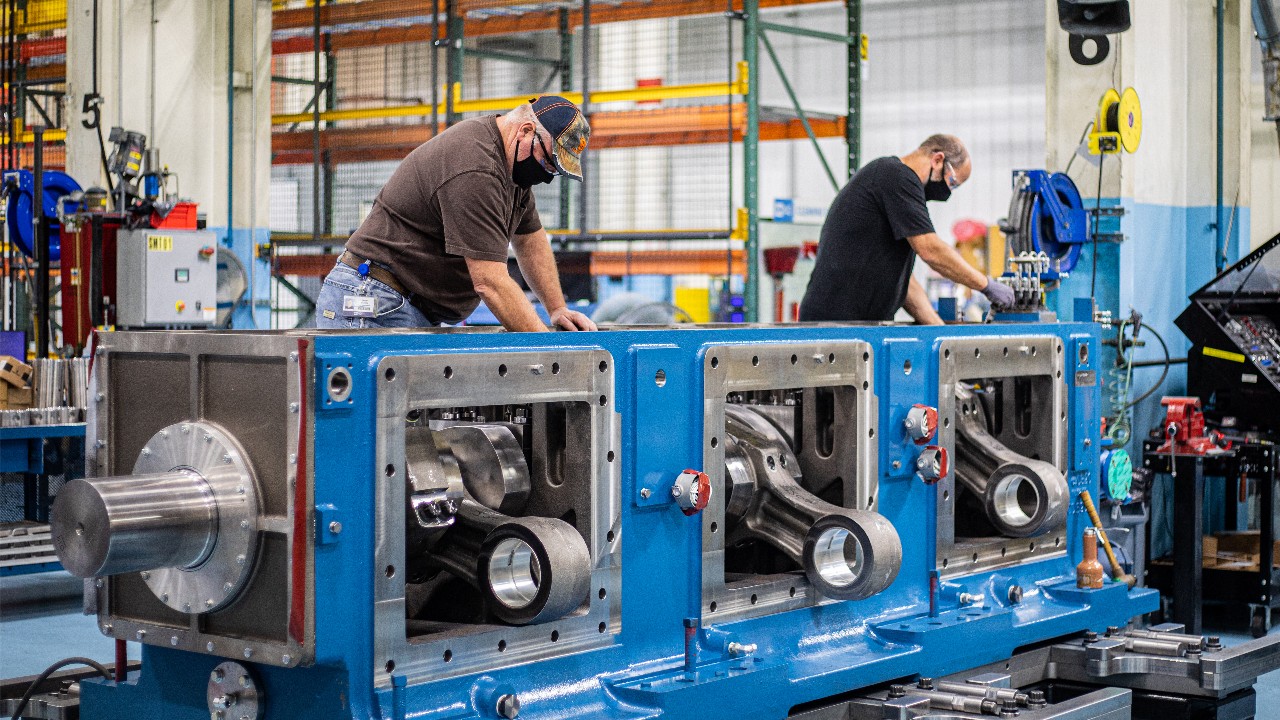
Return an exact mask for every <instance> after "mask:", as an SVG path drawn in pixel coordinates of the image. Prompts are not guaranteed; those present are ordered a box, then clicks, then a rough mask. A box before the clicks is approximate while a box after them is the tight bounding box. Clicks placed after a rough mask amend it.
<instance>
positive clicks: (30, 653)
mask: <svg viewBox="0 0 1280 720" xmlns="http://www.w3.org/2000/svg"><path fill="white" fill-rule="evenodd" d="M82 595H83V584H82V582H81V581H80V580H79V579H77V578H74V577H72V576H71V575H68V574H67V573H62V572H59V573H43V574H39V575H23V576H18V577H7V578H0V678H12V677H22V676H26V675H36V674H38V673H39V672H40V671H42V670H44V669H45V668H46V667H48V666H49V665H52V664H53V663H55V662H57V661H58V660H61V659H62V658H65V657H71V656H83V657H88V658H92V659H94V660H98V661H99V662H103V663H110V662H114V660H115V644H114V643H113V642H112V641H111V640H109V639H107V638H106V637H104V636H103V635H102V633H100V632H98V626H97V622H96V618H94V617H92V616H86V615H84V614H82V612H81V604H82ZM1238 614H1239V615H1240V617H1238V618H1228V620H1230V621H1232V622H1234V623H1236V625H1235V626H1234V627H1230V628H1227V629H1222V627H1221V625H1222V623H1221V622H1219V623H1218V624H1219V626H1220V627H1219V628H1217V629H1212V628H1211V630H1209V631H1206V634H1207V633H1208V632H1210V631H1212V632H1217V633H1218V634H1220V635H1221V636H1222V640H1223V642H1224V643H1226V644H1227V645H1235V644H1238V643H1242V642H1245V641H1247V640H1249V639H1250V638H1249V635H1248V631H1247V628H1245V627H1244V626H1243V625H1241V623H1243V622H1245V621H1246V620H1247V617H1245V615H1244V613H1243V611H1240V612H1239V613H1238ZM1277 620H1278V621H1280V617H1277ZM1271 632H1272V634H1280V624H1278V625H1277V626H1276V627H1274V628H1272V630H1271ZM130 650H131V659H134V660H136V659H137V657H138V655H137V652H138V649H137V645H134V644H132V643H131V644H130ZM1257 691H1258V708H1259V710H1260V712H1259V714H1258V716H1257V717H1258V718H1260V719H1261V718H1268V717H1276V716H1274V715H1266V714H1264V712H1263V710H1262V709H1264V708H1271V709H1274V708H1278V707H1280V670H1277V671H1275V672H1272V673H1269V674H1267V675H1264V676H1263V677H1261V678H1259V681H1258V685H1257Z"/></svg>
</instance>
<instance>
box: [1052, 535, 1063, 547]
mask: <svg viewBox="0 0 1280 720" xmlns="http://www.w3.org/2000/svg"><path fill="white" fill-rule="evenodd" d="M1053 546H1054V547H1062V538H1060V537H1057V538H1054V539H1053Z"/></svg>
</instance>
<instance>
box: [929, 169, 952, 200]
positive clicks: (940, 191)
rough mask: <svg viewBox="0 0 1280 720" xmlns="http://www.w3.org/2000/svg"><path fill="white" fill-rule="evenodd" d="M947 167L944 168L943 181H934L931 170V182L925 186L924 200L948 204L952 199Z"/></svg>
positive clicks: (931, 170)
mask: <svg viewBox="0 0 1280 720" xmlns="http://www.w3.org/2000/svg"><path fill="white" fill-rule="evenodd" d="M946 174H947V166H946V165H943V166H942V176H943V177H942V179H940V180H934V179H933V169H932V168H930V169H929V181H928V182H926V183H925V184H924V199H925V200H936V201H938V202H946V201H947V199H948V198H950V197H951V186H950V185H948V184H947V180H946Z"/></svg>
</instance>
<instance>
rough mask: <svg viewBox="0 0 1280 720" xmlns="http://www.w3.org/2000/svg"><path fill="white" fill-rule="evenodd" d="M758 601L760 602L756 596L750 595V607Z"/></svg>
mask: <svg viewBox="0 0 1280 720" xmlns="http://www.w3.org/2000/svg"><path fill="white" fill-rule="evenodd" d="M759 600H760V598H758V597H756V594H755V593H751V604H752V605H755V604H756V602H757V601H759Z"/></svg>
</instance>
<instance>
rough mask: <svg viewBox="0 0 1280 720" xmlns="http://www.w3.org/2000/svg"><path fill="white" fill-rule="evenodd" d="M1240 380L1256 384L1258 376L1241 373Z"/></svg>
mask: <svg viewBox="0 0 1280 720" xmlns="http://www.w3.org/2000/svg"><path fill="white" fill-rule="evenodd" d="M1240 382H1247V383H1253V384H1255V385H1256V384H1257V383H1258V376H1257V375H1254V374H1253V373H1241V375H1240Z"/></svg>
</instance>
